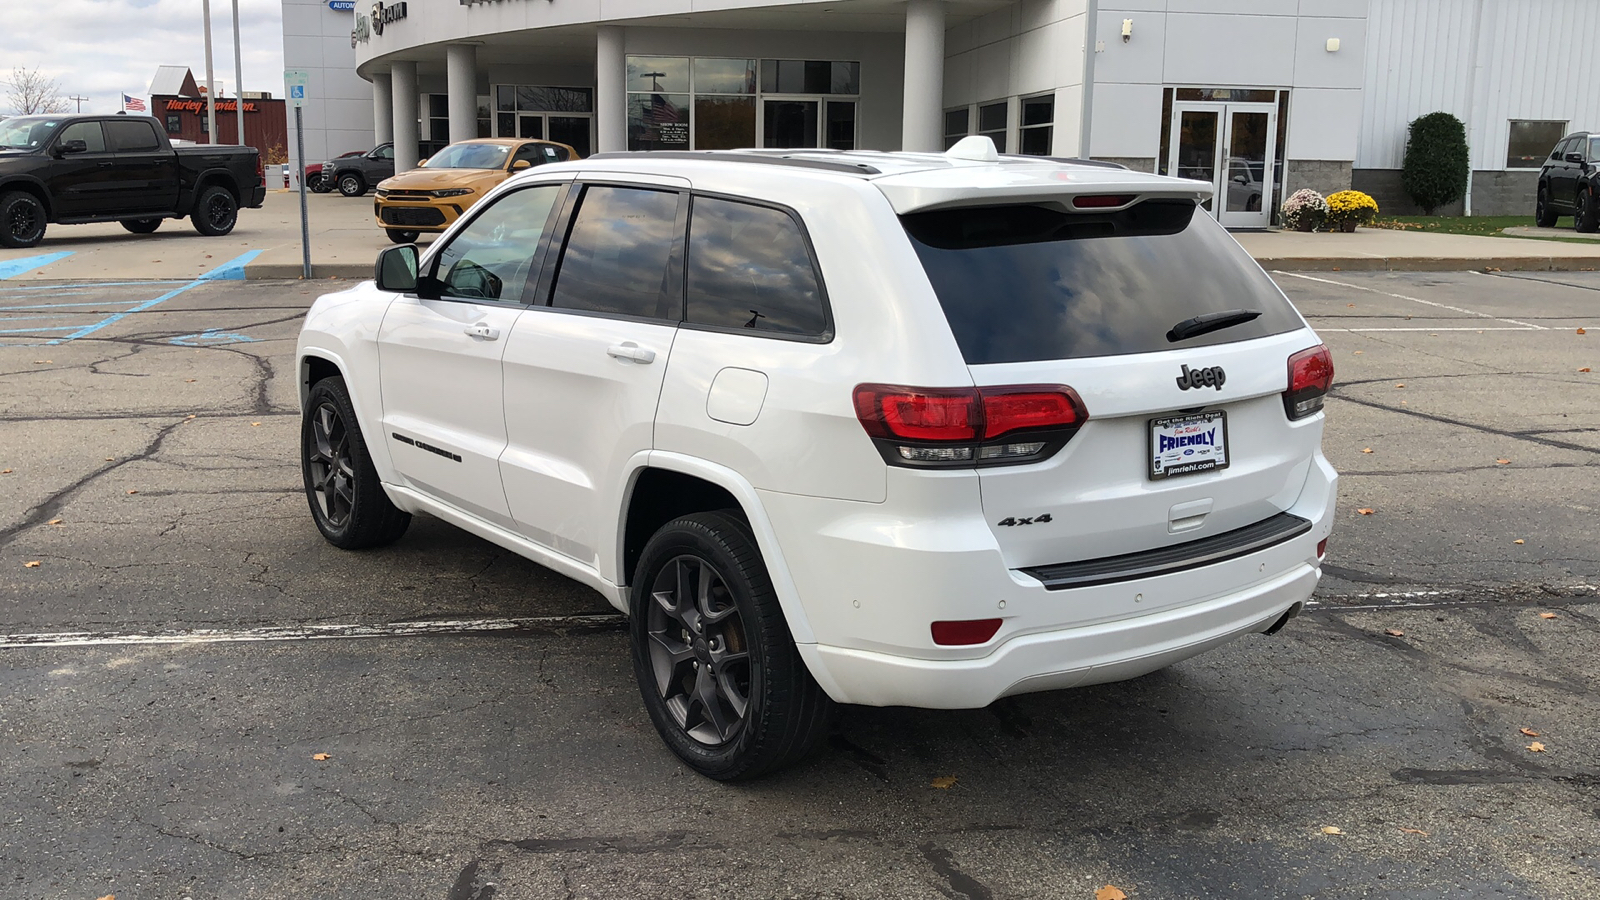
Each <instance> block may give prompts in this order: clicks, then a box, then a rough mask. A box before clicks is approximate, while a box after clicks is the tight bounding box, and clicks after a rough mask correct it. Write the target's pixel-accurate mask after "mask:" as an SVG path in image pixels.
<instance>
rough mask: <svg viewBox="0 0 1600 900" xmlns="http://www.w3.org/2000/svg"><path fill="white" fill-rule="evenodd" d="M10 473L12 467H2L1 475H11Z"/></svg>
mask: <svg viewBox="0 0 1600 900" xmlns="http://www.w3.org/2000/svg"><path fill="white" fill-rule="evenodd" d="M10 474H11V470H10V469H0V475H10Z"/></svg>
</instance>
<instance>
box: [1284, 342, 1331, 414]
mask: <svg viewBox="0 0 1600 900" xmlns="http://www.w3.org/2000/svg"><path fill="white" fill-rule="evenodd" d="M1331 387H1333V354H1331V353H1329V352H1328V347H1327V345H1326V344H1318V345H1317V346H1315V347H1311V348H1310V349H1307V350H1301V351H1300V352H1299V353H1296V354H1295V355H1293V356H1291V357H1289V389H1288V390H1287V391H1284V392H1283V409H1284V412H1286V413H1288V415H1289V418H1291V419H1303V418H1305V417H1306V416H1309V415H1311V414H1313V413H1317V412H1321V410H1322V401H1323V397H1324V395H1326V394H1327V393H1328V389H1329V388H1331Z"/></svg>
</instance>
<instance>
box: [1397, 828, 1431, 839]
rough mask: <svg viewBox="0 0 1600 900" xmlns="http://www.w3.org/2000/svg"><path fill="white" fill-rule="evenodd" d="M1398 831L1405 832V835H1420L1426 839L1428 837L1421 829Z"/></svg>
mask: <svg viewBox="0 0 1600 900" xmlns="http://www.w3.org/2000/svg"><path fill="white" fill-rule="evenodd" d="M1400 830H1401V831H1403V832H1405V833H1406V834H1420V835H1422V836H1423V837H1427V836H1428V833H1427V832H1426V831H1423V830H1422V829H1421V828H1402V829H1400Z"/></svg>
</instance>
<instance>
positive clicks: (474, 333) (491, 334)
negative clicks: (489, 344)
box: [465, 322, 500, 341]
mask: <svg viewBox="0 0 1600 900" xmlns="http://www.w3.org/2000/svg"><path fill="white" fill-rule="evenodd" d="M465 331H466V334H467V335H469V336H471V337H475V338H483V339H484V340H486V341H498V340H499V339H500V329H498V328H495V327H494V326H492V325H485V324H484V323H482V322H479V323H478V324H476V325H468V326H467V327H466V329H465Z"/></svg>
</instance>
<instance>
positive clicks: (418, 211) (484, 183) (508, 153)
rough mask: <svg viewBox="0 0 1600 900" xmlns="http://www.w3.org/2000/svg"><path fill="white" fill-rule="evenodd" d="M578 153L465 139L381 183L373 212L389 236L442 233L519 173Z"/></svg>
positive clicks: (530, 143) (514, 141)
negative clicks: (494, 188)
mask: <svg viewBox="0 0 1600 900" xmlns="http://www.w3.org/2000/svg"><path fill="white" fill-rule="evenodd" d="M578 158H579V154H578V151H576V150H574V149H573V148H571V147H569V146H567V145H566V144H558V143H556V142H555V141H534V140H523V139H520V138H480V139H478V140H474V141H462V142H460V143H459V144H451V145H450V146H448V147H446V148H444V149H443V150H440V151H439V152H438V153H436V154H434V156H432V157H431V158H429V159H425V160H423V161H422V165H421V166H420V167H418V168H415V169H412V170H411V171H409V172H401V173H400V174H398V175H395V176H393V177H392V178H386V179H384V180H383V181H382V182H379V184H378V199H377V200H376V201H374V202H373V206H372V212H373V215H374V216H376V217H377V220H378V227H379V228H382V229H383V230H384V232H385V233H387V234H388V235H389V240H391V241H394V242H395V243H396V244H409V243H411V242H412V241H415V240H416V239H417V235H419V234H421V233H422V232H425V231H426V232H430V233H435V234H437V233H438V232H441V231H444V230H445V229H446V228H449V227H450V226H451V225H452V224H454V223H455V221H456V220H457V219H459V218H461V215H462V213H465V212H466V211H467V210H468V209H470V208H471V207H472V204H474V203H477V202H478V200H480V199H482V197H483V195H485V194H487V193H488V192H489V190H490V189H491V188H493V187H494V186H495V185H497V184H499V183H500V182H502V181H505V180H506V179H507V178H510V177H511V176H512V175H513V174H515V173H517V172H521V171H523V170H524V169H529V168H532V167H533V166H540V165H544V164H545V163H553V162H563V161H565V160H569V159H578Z"/></svg>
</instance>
